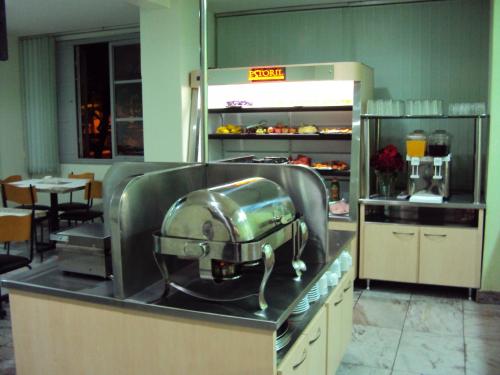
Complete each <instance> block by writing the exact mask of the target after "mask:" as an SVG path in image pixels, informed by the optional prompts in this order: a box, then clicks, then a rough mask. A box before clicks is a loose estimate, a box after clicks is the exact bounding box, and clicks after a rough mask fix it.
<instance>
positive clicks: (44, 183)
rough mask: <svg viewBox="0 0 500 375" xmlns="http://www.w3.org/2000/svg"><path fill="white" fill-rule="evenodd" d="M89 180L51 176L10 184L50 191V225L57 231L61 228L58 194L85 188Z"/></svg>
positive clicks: (44, 191)
mask: <svg viewBox="0 0 500 375" xmlns="http://www.w3.org/2000/svg"><path fill="white" fill-rule="evenodd" d="M87 182H88V180H87V179H80V178H59V177H57V178H55V177H51V178H39V179H30V180H22V181H16V182H11V183H10V184H12V185H14V186H18V187H29V186H33V187H34V188H35V189H36V191H37V192H42V193H50V209H49V212H48V216H49V227H50V230H51V231H55V230H58V229H59V209H58V207H59V202H58V195H59V194H65V193H71V192H74V191H78V190H83V189H85V185H86V184H87Z"/></svg>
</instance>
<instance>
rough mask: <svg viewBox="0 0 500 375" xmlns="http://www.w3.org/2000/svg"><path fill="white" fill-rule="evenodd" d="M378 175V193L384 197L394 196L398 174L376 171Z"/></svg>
mask: <svg viewBox="0 0 500 375" xmlns="http://www.w3.org/2000/svg"><path fill="white" fill-rule="evenodd" d="M375 174H376V176H377V190H378V194H379V195H381V196H382V197H384V198H389V197H391V196H394V194H395V193H394V192H395V188H394V186H395V184H396V177H397V176H396V174H394V173H391V172H378V171H377V172H376V173H375Z"/></svg>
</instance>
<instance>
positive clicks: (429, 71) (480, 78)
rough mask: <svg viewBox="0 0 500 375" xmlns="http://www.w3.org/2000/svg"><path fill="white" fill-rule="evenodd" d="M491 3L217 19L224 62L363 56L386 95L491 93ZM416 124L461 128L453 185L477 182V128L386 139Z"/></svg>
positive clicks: (475, 96)
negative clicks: (474, 166)
mask: <svg viewBox="0 0 500 375" xmlns="http://www.w3.org/2000/svg"><path fill="white" fill-rule="evenodd" d="M489 32H490V2H489V1H488V0H447V1H432V2H424V3H411V4H391V5H379V6H364V7H345V8H332V9H323V10H311V11H295V12H283V13H272V14H261V15H248V16H232V17H219V18H217V63H218V67H221V68H225V67H236V66H251V65H273V64H300V63H318V62H331V61H361V62H363V63H365V64H367V65H369V66H371V67H373V68H374V77H375V96H376V98H379V99H425V98H428V99H443V100H444V104H445V105H444V108H445V111H446V109H447V104H448V103H449V102H461V101H474V102H475V101H483V102H486V101H487V99H488V74H489V64H488V61H489ZM451 127H453V129H451ZM416 128H421V129H424V130H426V131H428V132H431V131H433V130H434V129H437V128H448V129H449V131H450V132H451V133H453V138H452V152H453V154H454V155H453V156H454V162H453V164H452V165H453V170H452V186H453V187H454V188H455V189H460V190H470V189H471V187H472V173H473V172H472V168H471V167H472V153H473V144H472V142H471V139H472V136H473V133H472V127H471V126H468V125H467V124H466V123H464V122H463V121H462V122H459V123H457V122H453V123H452V122H424V121H422V122H415V121H414V122H411V123H409V122H399V123H396V124H395V125H394V126H390V127H385V128H384V129H383V133H382V140H383V142H384V143H388V142H392V143H395V144H396V145H397V146H398V147H399V148H400V149H403V147H404V137H405V135H406V134H407V133H408V132H409V131H411V130H413V129H416Z"/></svg>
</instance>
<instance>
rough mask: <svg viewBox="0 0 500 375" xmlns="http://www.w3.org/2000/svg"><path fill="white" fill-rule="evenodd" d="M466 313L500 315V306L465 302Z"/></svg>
mask: <svg viewBox="0 0 500 375" xmlns="http://www.w3.org/2000/svg"><path fill="white" fill-rule="evenodd" d="M463 303H464V311H469V312H472V313H477V314H500V305H491V304H487V303H477V302H474V301H464V302H463Z"/></svg>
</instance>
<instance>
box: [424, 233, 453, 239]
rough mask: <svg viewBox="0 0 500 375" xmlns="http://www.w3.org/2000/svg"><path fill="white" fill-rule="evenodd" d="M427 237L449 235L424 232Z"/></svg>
mask: <svg viewBox="0 0 500 375" xmlns="http://www.w3.org/2000/svg"><path fill="white" fill-rule="evenodd" d="M424 236H425V237H443V238H444V237H448V235H447V234H429V233H424Z"/></svg>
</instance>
